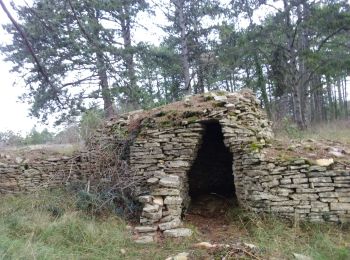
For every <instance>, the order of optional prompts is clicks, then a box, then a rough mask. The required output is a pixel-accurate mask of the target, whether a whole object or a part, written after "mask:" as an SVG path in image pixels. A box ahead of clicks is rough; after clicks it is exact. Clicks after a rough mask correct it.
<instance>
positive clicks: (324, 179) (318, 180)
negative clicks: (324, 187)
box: [309, 177, 332, 183]
mask: <svg viewBox="0 0 350 260" xmlns="http://www.w3.org/2000/svg"><path fill="white" fill-rule="evenodd" d="M309 181H310V182H315V183H325V182H332V178H331V177H315V178H309Z"/></svg>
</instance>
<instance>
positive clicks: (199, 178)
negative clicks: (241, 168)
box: [189, 121, 235, 200]
mask: <svg viewBox="0 0 350 260" xmlns="http://www.w3.org/2000/svg"><path fill="white" fill-rule="evenodd" d="M203 125H204V127H205V132H204V135H203V139H202V144H201V146H200V148H199V150H198V154H197V157H196V159H195V161H194V163H193V165H192V167H191V169H190V172H189V195H190V196H191V199H192V200H196V199H197V198H199V197H201V196H202V195H205V194H215V195H218V196H220V197H225V198H233V197H234V196H235V186H234V177H233V172H232V163H233V156H232V153H231V152H230V150H229V148H227V147H226V146H225V145H224V136H223V133H222V129H221V125H220V124H219V122H218V121H208V122H204V123H203Z"/></svg>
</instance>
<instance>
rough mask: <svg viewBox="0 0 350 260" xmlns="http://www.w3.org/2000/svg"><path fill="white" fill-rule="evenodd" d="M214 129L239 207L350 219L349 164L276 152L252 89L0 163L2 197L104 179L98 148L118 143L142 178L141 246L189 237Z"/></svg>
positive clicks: (122, 120)
mask: <svg viewBox="0 0 350 260" xmlns="http://www.w3.org/2000/svg"><path fill="white" fill-rule="evenodd" d="M208 124H218V125H220V129H221V131H222V139H223V142H224V145H225V146H226V147H227V148H228V149H229V151H230V153H231V154H232V157H233V160H232V162H233V163H232V174H233V176H234V182H232V186H233V185H234V191H235V195H236V197H237V200H238V203H239V205H240V207H243V208H246V209H248V210H251V211H255V212H258V213H260V212H264V213H272V214H277V215H281V216H285V217H289V218H297V219H305V220H310V221H331V222H347V221H349V220H350V162H349V160H345V161H342V162H339V161H334V160H328V161H327V160H325V161H322V162H321V163H315V162H314V161H313V160H310V159H309V158H299V157H302V156H298V155H296V156H294V157H293V158H289V159H286V158H281V157H280V156H278V155H279V154H278V153H281V150H280V152H277V153H276V151H275V153H271V150H273V149H274V145H275V144H274V142H272V140H273V135H272V131H271V123H270V122H269V121H268V120H267V117H266V115H265V113H264V112H263V110H262V109H261V108H260V105H259V102H258V100H257V99H256V98H255V97H254V95H253V94H252V93H251V92H250V91H246V90H243V91H240V92H237V93H226V92H217V93H208V94H204V95H197V96H194V97H188V98H185V100H184V101H182V102H178V103H174V104H170V105H167V106H164V107H161V108H157V109H153V110H150V111H148V112H144V111H143V112H142V111H137V112H132V113H129V114H125V115H122V116H120V117H119V118H118V119H115V120H111V121H109V122H107V123H106V125H105V127H104V128H103V129H101V131H99V133H98V138H95V139H94V140H93V141H94V142H93V144H94V145H92V148H91V149H92V150H91V151H89V152H88V153H85V152H82V153H79V154H77V155H75V156H72V157H62V158H50V159H45V160H41V161H34V162H30V163H27V162H13V161H6V160H0V193H18V192H26V191H31V190H35V189H36V187H37V186H46V187H51V186H57V185H61V184H63V183H66V182H69V181H70V180H72V181H73V180H77V179H78V180H87V179H89V178H90V176H91V175H94V176H98V174H97V175H96V172H99V171H100V170H101V169H99V167H100V166H99V164H98V163H96V160H98V158H97V157H96V156H95V157H94V156H92V155H94V154H95V153H94V148H93V147H97V146H110V145H112V147H115V148H114V149H118V150H121V151H122V154H124V155H125V156H124V157H123V160H126V161H127V162H128V165H129V167H130V175H132V176H138V177H141V178H142V179H143V180H144V182H142V183H141V184H140V187H138V190H137V192H136V193H137V194H138V197H137V199H138V200H139V202H140V203H142V205H143V210H142V213H141V216H140V226H138V227H136V228H135V230H136V233H137V234H138V242H140V243H146V242H151V241H154V238H155V235H156V234H157V233H159V231H161V232H162V233H163V234H164V235H165V236H171V237H179V236H188V235H190V234H191V231H190V230H189V229H186V228H183V227H182V215H183V213H184V212H185V211H186V209H187V208H188V206H189V204H190V202H191V197H190V196H189V189H190V187H189V183H190V182H189V178H191V176H190V175H189V173H190V171H191V167H192V166H193V164H194V162H195V160H196V158H197V156H198V151H199V149H200V148H201V145H202V143H203V136H204V134H205V133H206V131H207V126H208ZM123 138H124V139H123ZM285 148H287V147H285ZM283 149H284V148H282V150H283ZM216 167H217V166H216ZM213 174H214V175H215V172H213ZM196 176H197V178H198V176H200V173H198V174H196ZM101 177H102V176H101ZM203 178H205V176H204V175H203Z"/></svg>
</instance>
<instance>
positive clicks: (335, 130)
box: [275, 120, 350, 144]
mask: <svg viewBox="0 0 350 260" xmlns="http://www.w3.org/2000/svg"><path fill="white" fill-rule="evenodd" d="M275 133H276V136H277V137H279V138H282V139H287V140H288V139H299V140H303V139H314V140H330V141H336V142H341V143H346V144H350V122H349V121H340V120H339V121H332V122H328V123H322V124H319V125H314V126H311V127H309V128H308V129H306V130H304V131H300V130H298V128H297V127H296V126H295V125H293V124H291V123H290V122H288V121H287V122H286V123H284V124H283V123H282V124H281V125H280V126H279V127H276V129H275Z"/></svg>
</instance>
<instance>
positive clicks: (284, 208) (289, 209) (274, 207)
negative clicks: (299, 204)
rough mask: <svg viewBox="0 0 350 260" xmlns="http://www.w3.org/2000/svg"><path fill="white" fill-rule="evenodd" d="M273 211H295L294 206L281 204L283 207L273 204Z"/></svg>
mask: <svg viewBox="0 0 350 260" xmlns="http://www.w3.org/2000/svg"><path fill="white" fill-rule="evenodd" d="M271 212H281V213H282V212H289V213H291V212H294V208H293V207H288V206H281V207H277V206H272V207H271Z"/></svg>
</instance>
